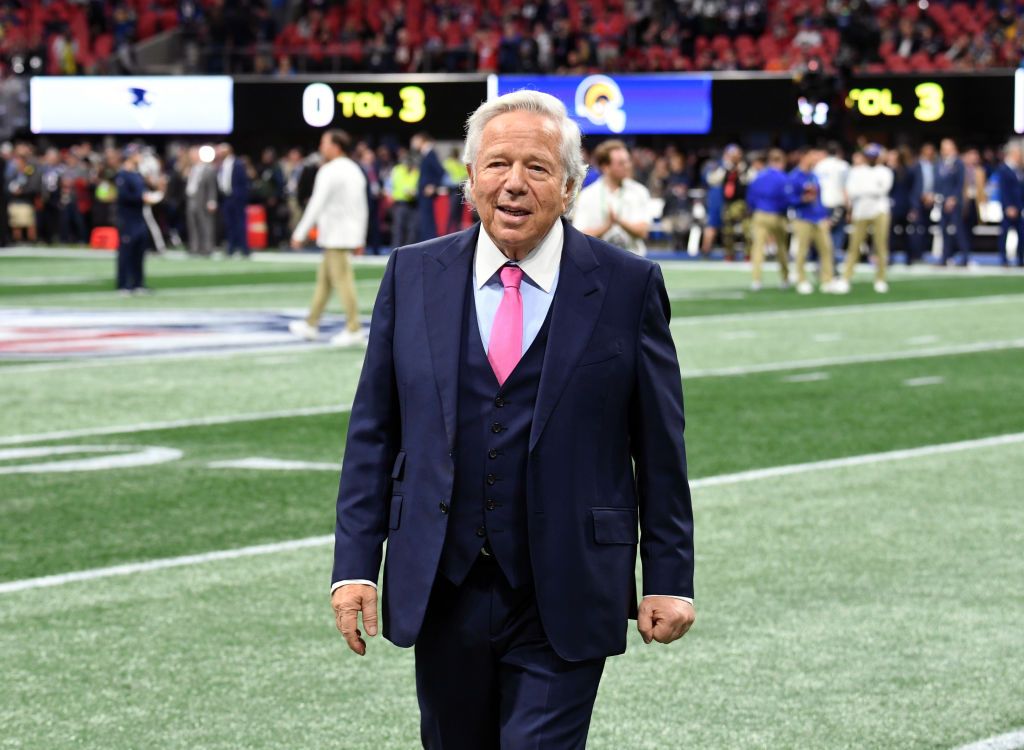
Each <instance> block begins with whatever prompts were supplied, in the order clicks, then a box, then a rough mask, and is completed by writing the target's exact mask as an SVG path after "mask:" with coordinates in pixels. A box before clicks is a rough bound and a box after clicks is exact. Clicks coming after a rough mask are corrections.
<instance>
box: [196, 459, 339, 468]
mask: <svg viewBox="0 0 1024 750" xmlns="http://www.w3.org/2000/svg"><path fill="white" fill-rule="evenodd" d="M206 465H207V467H208V468H211V469H249V470H255V471H341V462H340V461H339V462H338V463H336V464H331V463H324V462H320V461H285V460H283V459H280V458H263V457H261V456H250V457H249V458H239V459H238V460H235V461H211V462H210V463H208V464H206Z"/></svg>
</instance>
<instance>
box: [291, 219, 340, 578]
mask: <svg viewBox="0 0 1024 750" xmlns="http://www.w3.org/2000/svg"><path fill="white" fill-rule="evenodd" d="M291 244H292V250H301V249H302V243H301V242H299V240H296V239H293V240H292V243H291ZM341 588H348V587H347V586H342V587H341ZM338 590H340V589H338ZM338 590H335V592H334V593H338Z"/></svg>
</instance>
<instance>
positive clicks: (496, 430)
mask: <svg viewBox="0 0 1024 750" xmlns="http://www.w3.org/2000/svg"><path fill="white" fill-rule="evenodd" d="M502 429H503V428H502V426H501V422H495V423H494V424H492V425H491V432H493V433H494V434H495V435H497V434H498V433H499V432H501V431H502Z"/></svg>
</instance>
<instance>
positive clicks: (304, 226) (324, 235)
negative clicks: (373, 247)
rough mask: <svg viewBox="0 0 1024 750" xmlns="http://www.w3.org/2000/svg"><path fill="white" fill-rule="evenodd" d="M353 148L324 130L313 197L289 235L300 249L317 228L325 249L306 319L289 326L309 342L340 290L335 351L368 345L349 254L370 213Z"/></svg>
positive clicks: (360, 241)
mask: <svg viewBox="0 0 1024 750" xmlns="http://www.w3.org/2000/svg"><path fill="white" fill-rule="evenodd" d="M350 144H351V140H350V139H349V136H348V133H346V132H345V131H343V130H328V131H326V132H325V133H324V134H323V136H322V137H321V138H320V154H321V155H322V156H323V157H324V164H323V166H322V167H320V169H319V171H317V173H316V179H315V180H314V182H313V195H312V196H311V197H310V199H309V203H308V204H307V205H306V210H305V212H304V213H303V214H302V219H301V220H300V221H299V223H298V224H297V225H296V227H295V231H294V232H292V248H294V249H296V250H297V249H298V248H300V247H301V246H302V242H303V241H304V240H305V239H306V236H307V235H308V234H309V230H310V229H312V227H313V224H314V223H315V224H316V231H317V236H316V241H317V244H318V245H320V247H322V248H323V260H322V261H321V262H320V268H319V269H318V270H317V274H316V288H315V290H314V292H313V302H312V304H311V305H310V308H309V315H308V316H307V317H306V319H305V320H295V321H292V323H291V324H290V325H289V329H290V330H291V332H292V333H293V334H295V335H296V336H299V337H300V338H304V339H308V340H310V341H313V340H315V339H316V337H317V334H318V329H319V325H320V316H321V315H323V312H324V308H325V307H327V300H328V299H330V296H331V289H332V288H334V289H336V290H337V291H338V296H339V297H340V298H341V306H342V308H343V309H344V310H345V316H346V327H345V330H343V331H341V332H340V333H338V334H337V335H336V336H334V337H333V338H332V339H331V343H332V344H335V345H337V346H353V345H357V344H362V343H364V342H365V341H366V334H365V332H364V331H363V327H362V325H361V323H360V320H359V303H358V299H357V298H356V282H355V273H354V272H353V270H352V262H351V257H350V256H351V254H352V251H353V250H356V249H358V248H361V247H363V245H364V244H365V243H366V227H367V222H368V218H369V208H368V203H367V197H366V176H365V175H364V174H363V170H362V169H361V168H360V167H359V165H358V164H356V163H355V162H354V161H352V160H351V159H350V158H348V150H349V146H350Z"/></svg>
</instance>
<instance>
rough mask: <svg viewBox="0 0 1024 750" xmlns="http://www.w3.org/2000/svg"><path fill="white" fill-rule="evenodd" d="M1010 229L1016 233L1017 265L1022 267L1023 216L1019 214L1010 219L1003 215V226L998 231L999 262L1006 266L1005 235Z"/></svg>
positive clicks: (1023, 243)
mask: <svg viewBox="0 0 1024 750" xmlns="http://www.w3.org/2000/svg"><path fill="white" fill-rule="evenodd" d="M1011 229H1012V230H1014V231H1015V232H1016V233H1017V265H1018V266H1024V215H1022V214H1021V213H1020V212H1018V213H1017V215H1016V216H1015V217H1014V218H1012V219H1010V218H1007V217H1006V215H1005V214H1004V215H1003V224H1002V227H1001V228H1000V230H999V261H1000V262H1001V263H1002V264H1003V265H1004V266H1005V265H1006V235H1007V234H1009V232H1010V230H1011Z"/></svg>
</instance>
